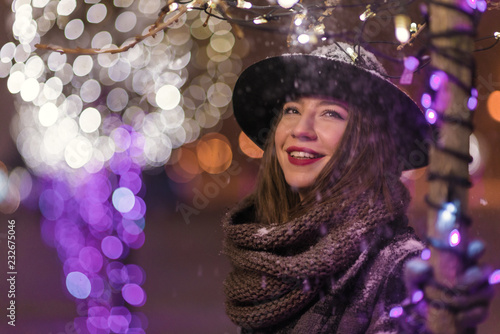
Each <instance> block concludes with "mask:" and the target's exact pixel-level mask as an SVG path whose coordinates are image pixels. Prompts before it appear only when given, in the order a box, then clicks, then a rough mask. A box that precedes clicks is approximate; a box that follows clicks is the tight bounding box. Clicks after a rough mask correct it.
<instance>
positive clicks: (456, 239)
mask: <svg viewBox="0 0 500 334" xmlns="http://www.w3.org/2000/svg"><path fill="white" fill-rule="evenodd" d="M460 241H461V236H460V231H459V230H457V229H454V230H453V231H451V232H450V236H449V242H450V246H451V247H456V246H458V245H459V244H460Z"/></svg>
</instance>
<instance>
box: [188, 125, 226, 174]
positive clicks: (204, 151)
mask: <svg viewBox="0 0 500 334" xmlns="http://www.w3.org/2000/svg"><path fill="white" fill-rule="evenodd" d="M196 155H197V157H198V161H199V164H200V167H201V168H202V169H203V170H205V171H206V172H208V173H210V174H218V173H222V172H223V171H225V170H226V169H227V168H228V167H229V166H230V165H231V161H232V159H233V152H232V150H231V146H230V145H229V141H228V140H227V138H226V137H225V136H224V135H221V134H217V133H213V134H208V135H205V136H203V137H202V138H201V139H200V140H199V141H198V144H197V145H196Z"/></svg>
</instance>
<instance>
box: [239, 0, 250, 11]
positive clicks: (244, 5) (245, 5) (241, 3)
mask: <svg viewBox="0 0 500 334" xmlns="http://www.w3.org/2000/svg"><path fill="white" fill-rule="evenodd" d="M236 7H238V8H245V9H250V8H252V4H251V3H250V2H247V1H245V0H238V3H237V5H236Z"/></svg>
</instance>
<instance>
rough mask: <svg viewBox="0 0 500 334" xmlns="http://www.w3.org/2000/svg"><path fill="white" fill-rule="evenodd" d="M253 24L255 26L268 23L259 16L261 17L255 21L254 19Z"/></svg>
mask: <svg viewBox="0 0 500 334" xmlns="http://www.w3.org/2000/svg"><path fill="white" fill-rule="evenodd" d="M253 23H255V24H264V23H267V20H266V19H265V18H264V17H262V16H259V17H257V18H255V19H253Z"/></svg>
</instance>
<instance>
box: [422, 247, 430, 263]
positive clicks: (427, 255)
mask: <svg viewBox="0 0 500 334" xmlns="http://www.w3.org/2000/svg"><path fill="white" fill-rule="evenodd" d="M420 258H421V259H422V260H424V261H427V260H429V259H430V258H431V250H430V249H429V248H426V249H424V250H423V251H422V254H420Z"/></svg>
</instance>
